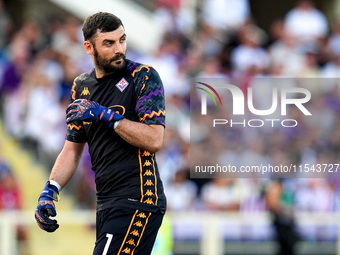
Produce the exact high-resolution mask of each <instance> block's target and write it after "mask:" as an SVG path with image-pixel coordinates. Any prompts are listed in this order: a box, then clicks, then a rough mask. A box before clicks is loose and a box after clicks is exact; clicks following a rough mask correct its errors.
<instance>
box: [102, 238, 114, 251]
mask: <svg viewBox="0 0 340 255" xmlns="http://www.w3.org/2000/svg"><path fill="white" fill-rule="evenodd" d="M106 237H107V242H106V245H105V248H104V251H103V255H106V254H107V251H108V250H109V247H110V243H111V241H112V237H113V235H111V234H106Z"/></svg>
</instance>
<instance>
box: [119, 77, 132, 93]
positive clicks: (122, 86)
mask: <svg viewBox="0 0 340 255" xmlns="http://www.w3.org/2000/svg"><path fill="white" fill-rule="evenodd" d="M128 85H129V83H128V82H127V80H125V78H122V79H121V80H120V81H119V82H118V83H117V84H116V87H117V88H118V89H119V90H120V92H123V90H124V89H126V87H127V86H128Z"/></svg>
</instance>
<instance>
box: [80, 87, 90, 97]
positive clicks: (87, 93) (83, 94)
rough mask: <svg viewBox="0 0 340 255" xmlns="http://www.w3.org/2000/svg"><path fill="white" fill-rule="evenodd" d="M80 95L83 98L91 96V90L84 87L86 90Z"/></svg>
mask: <svg viewBox="0 0 340 255" xmlns="http://www.w3.org/2000/svg"><path fill="white" fill-rule="evenodd" d="M80 95H81V96H89V95H91V94H90V91H89V88H88V87H84V89H83V91H82V92H81V94H80Z"/></svg>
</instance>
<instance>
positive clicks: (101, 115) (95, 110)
mask: <svg viewBox="0 0 340 255" xmlns="http://www.w3.org/2000/svg"><path fill="white" fill-rule="evenodd" d="M123 118H124V116H123V115H120V114H119V113H116V112H115V111H113V110H111V109H109V108H107V107H104V106H102V105H100V104H98V103H97V102H94V101H90V100H87V99H77V100H75V101H74V102H73V103H72V104H70V105H69V106H68V107H67V109H66V123H67V124H69V123H71V122H73V121H76V120H85V119H93V120H98V121H100V122H103V123H105V124H106V125H108V126H109V127H110V128H112V126H113V125H114V123H115V122H116V121H118V120H121V119H123Z"/></svg>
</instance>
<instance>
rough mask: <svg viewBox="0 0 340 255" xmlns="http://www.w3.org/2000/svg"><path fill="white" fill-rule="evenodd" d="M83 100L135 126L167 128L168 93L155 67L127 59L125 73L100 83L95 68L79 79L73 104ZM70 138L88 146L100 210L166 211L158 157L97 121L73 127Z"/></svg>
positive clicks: (72, 91)
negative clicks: (125, 119) (128, 208)
mask: <svg viewBox="0 0 340 255" xmlns="http://www.w3.org/2000/svg"><path fill="white" fill-rule="evenodd" d="M79 98H83V99H88V100H91V101H96V102H98V103H99V104H101V105H103V106H105V107H108V108H110V109H112V110H114V111H116V112H118V113H119V114H121V115H123V116H124V117H125V118H127V119H129V120H132V121H137V122H142V123H145V124H149V125H150V124H152V125H163V126H165V103H164V89H163V85H162V81H161V79H160V77H159V75H158V73H157V72H156V70H155V69H153V68H152V67H151V66H147V65H142V64H140V63H135V62H133V61H130V60H126V65H125V68H124V70H122V71H120V72H118V73H113V74H110V75H108V76H105V77H103V78H96V75H95V70H94V69H92V70H91V71H90V72H88V73H83V74H81V75H80V76H78V77H77V78H76V79H75V80H74V83H73V86H72V90H71V96H70V101H71V102H73V101H74V100H76V99H79ZM66 139H67V140H69V141H71V142H77V143H84V142H87V143H88V147H89V153H90V156H91V163H92V170H93V171H94V172H95V182H96V189H97V194H96V195H97V204H98V207H97V210H103V209H106V208H110V207H113V206H126V207H132V208H141V209H144V210H145V209H147V210H150V211H156V210H159V209H160V210H161V211H165V208H166V198H165V195H164V192H163V184H162V181H161V179H160V176H159V172H158V167H157V163H156V158H155V154H153V153H150V152H148V151H146V150H143V149H140V148H137V147H135V146H133V145H131V144H129V143H127V142H126V141H124V140H123V139H122V138H121V137H120V136H119V135H117V133H116V132H115V131H114V129H113V128H109V127H108V126H107V125H105V124H104V123H101V122H97V121H91V122H88V121H82V122H75V123H71V124H69V125H68V129H67V135H66Z"/></svg>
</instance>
